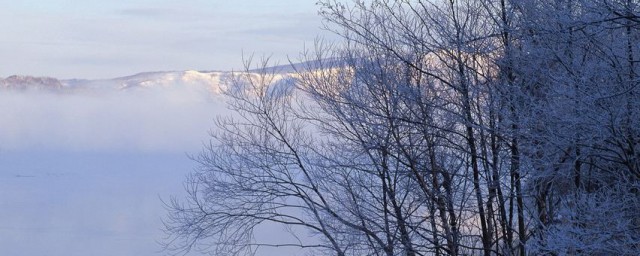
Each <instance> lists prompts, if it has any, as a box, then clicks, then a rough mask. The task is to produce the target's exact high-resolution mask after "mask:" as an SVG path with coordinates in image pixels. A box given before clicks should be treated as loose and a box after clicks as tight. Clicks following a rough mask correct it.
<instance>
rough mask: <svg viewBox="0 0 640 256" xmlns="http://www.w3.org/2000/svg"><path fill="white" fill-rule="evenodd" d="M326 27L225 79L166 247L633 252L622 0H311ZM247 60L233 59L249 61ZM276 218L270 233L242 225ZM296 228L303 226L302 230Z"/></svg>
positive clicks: (632, 119)
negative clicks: (282, 55) (228, 113)
mask: <svg viewBox="0 0 640 256" xmlns="http://www.w3.org/2000/svg"><path fill="white" fill-rule="evenodd" d="M319 5H320V7H321V15H322V16H323V17H324V18H325V20H326V21H327V28H328V29H329V30H332V31H334V32H336V33H337V34H338V35H340V36H342V41H341V42H338V43H337V44H336V45H333V46H330V47H327V46H326V45H322V44H319V45H318V47H317V48H316V49H315V51H314V52H310V53H307V54H305V55H303V58H302V60H303V61H304V62H303V63H304V64H299V65H294V68H295V69H296V72H295V74H288V75H283V74H278V73H269V72H267V71H269V70H270V69H267V68H266V64H265V66H263V67H265V68H264V69H263V71H264V72H263V73H261V74H256V73H251V72H244V73H239V74H237V75H236V76H235V77H236V79H234V80H233V81H232V84H231V86H230V89H229V90H228V92H227V94H228V95H229V96H230V99H231V100H230V105H231V108H232V110H234V111H235V112H236V114H235V116H234V117H233V118H229V119H220V120H219V122H218V130H216V131H215V132H213V134H212V136H213V139H212V141H211V144H210V146H208V147H206V148H205V149H204V150H203V152H202V153H201V154H200V156H198V157H196V160H197V161H198V162H199V163H200V166H201V168H200V169H199V170H198V171H197V172H195V173H194V174H193V176H192V177H191V179H189V181H188V183H187V184H188V186H187V187H188V191H189V193H190V197H189V198H187V200H186V201H182V200H174V201H172V202H171V204H170V210H171V214H170V217H169V218H168V220H167V231H168V233H169V235H170V236H171V237H172V238H173V239H174V240H171V242H170V243H169V246H171V247H172V248H174V249H177V250H189V249H191V248H201V249H204V250H212V251H215V252H216V253H217V254H218V255H220V254H223V253H227V254H232V255H237V254H254V253H255V252H256V249H259V248H260V247H264V246H272V247H299V248H303V249H309V250H314V253H327V254H337V255H539V254H552V255H566V254H569V255H575V254H595V255H604V254H621V255H633V254H634V253H635V252H637V251H638V250H639V249H640V248H638V245H637V244H640V216H639V215H638V212H640V204H639V201H638V198H639V196H640V187H639V186H640V121H639V119H638V114H639V112H640V98H639V97H640V96H639V95H640V91H639V90H640V89H639V88H638V83H639V82H640V81H639V80H638V72H639V71H640V70H638V65H639V64H638V63H637V62H638V60H639V58H638V52H639V51H640V49H639V48H640V40H639V39H640V30H639V29H640V18H639V16H638V3H637V1H632V0H620V1H608V0H605V1H588V0H459V1H457V0H443V1H436V0H430V1H410V0H396V1H393V0H372V1H351V2H348V3H342V2H338V1H320V2H319ZM247 70H249V68H248V69H247ZM264 225H279V226H282V227H283V228H285V229H286V230H288V231H290V234H291V239H290V240H286V241H263V240H259V239H258V238H256V237H254V236H253V234H254V231H255V230H256V229H260V228H261V227H263V226H264ZM307 235H311V237H312V238H310V239H307V238H305V237H306V236H307Z"/></svg>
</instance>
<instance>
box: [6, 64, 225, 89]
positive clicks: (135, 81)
mask: <svg viewBox="0 0 640 256" xmlns="http://www.w3.org/2000/svg"><path fill="white" fill-rule="evenodd" d="M231 75H232V73H231V72H221V71H202V72H201V71H194V70H187V71H164V72H145V73H139V74H135V75H131V76H125V77H118V78H113V79H100V80H86V79H68V80H59V79H56V78H51V77H34V76H10V77H7V78H4V79H0V89H5V90H6V89H9V90H46V91H76V90H95V89H115V90H131V89H143V88H157V87H160V88H167V87H174V86H188V87H197V88H205V89H207V90H209V91H210V92H212V93H214V94H219V93H221V92H222V89H221V87H224V86H222V84H224V83H225V81H227V80H228V79H229V78H230V77H231Z"/></svg>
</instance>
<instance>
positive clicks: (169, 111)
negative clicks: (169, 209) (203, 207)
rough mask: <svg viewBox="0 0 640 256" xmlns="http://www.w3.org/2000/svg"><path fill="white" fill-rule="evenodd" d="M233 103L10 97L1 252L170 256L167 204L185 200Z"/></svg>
mask: <svg viewBox="0 0 640 256" xmlns="http://www.w3.org/2000/svg"><path fill="white" fill-rule="evenodd" d="M224 101H225V100H224V98H223V97H222V96H220V95H211V94H210V93H209V92H207V91H206V90H205V89H203V88H193V87H180V86H174V87H167V88H149V89H143V90H133V91H117V90H112V91H109V90H107V91H100V92H81V93H52V92H43V91H27V92H16V91H2V92H1V93H0V123H1V125H0V209H2V210H0V248H2V254H3V255H14V256H21V255H24V256H27V255H49V256H58V255H59V256H63V255H64V256H73V255H78V256H80V255H82V256H84V255H93V256H100V255H105V256H107V255H110V256H111V255H120V256H127V255H131V256H134V255H136V256H138V255H164V254H163V253H161V252H160V249H161V247H160V246H159V245H158V243H157V241H160V240H161V239H162V238H163V233H162V231H161V228H162V222H161V218H162V217H163V216H164V215H165V212H166V211H165V210H164V208H163V205H162V202H161V200H160V199H161V198H163V199H168V198H169V196H171V195H174V196H180V195H183V194H184V189H183V187H182V182H183V180H184V177H185V175H187V174H188V173H189V172H190V171H191V170H192V168H194V167H195V163H194V162H192V161H191V160H190V159H189V158H188V157H187V155H188V154H195V153H197V152H199V151H200V149H201V145H202V143H203V142H206V141H208V132H209V130H210V129H211V127H213V123H214V122H213V120H214V118H215V117H216V115H219V114H223V113H225V112H227V110H226V108H225V103H224ZM190 255H198V254H196V253H193V254H190Z"/></svg>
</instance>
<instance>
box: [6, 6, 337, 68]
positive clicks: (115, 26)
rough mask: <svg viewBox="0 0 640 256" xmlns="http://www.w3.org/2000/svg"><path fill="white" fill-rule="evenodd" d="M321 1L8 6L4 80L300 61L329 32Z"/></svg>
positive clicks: (233, 66) (236, 66)
mask: <svg viewBox="0 0 640 256" xmlns="http://www.w3.org/2000/svg"><path fill="white" fill-rule="evenodd" d="M315 2H316V1H315V0H233V1H230V0H182V1H175V0H109V1H105V0H82V1H74V0H20V1H13V0H0V6H2V8H0V31H2V33H3V36H2V38H1V39H0V58H1V59H2V61H0V77H7V76H10V75H35V76H51V77H56V78H62V79H69V78H86V79H100V78H113V77H119V76H126V75H131V74H134V73H138V72H144V71H171V70H221V71H229V70H238V69H241V68H242V56H243V54H244V55H250V54H255V55H257V56H262V55H268V56H272V59H273V60H274V61H276V62H279V63H280V64H286V63H287V57H291V58H293V59H295V58H296V57H297V56H298V55H299V53H300V52H301V51H302V50H303V49H304V46H305V44H306V45H307V46H308V45H310V44H312V43H313V40H314V39H315V38H316V37H317V36H324V35H326V34H328V32H326V31H323V30H322V29H320V27H321V26H322V22H321V18H320V17H319V16H318V15H317V6H316V5H315Z"/></svg>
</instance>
